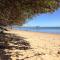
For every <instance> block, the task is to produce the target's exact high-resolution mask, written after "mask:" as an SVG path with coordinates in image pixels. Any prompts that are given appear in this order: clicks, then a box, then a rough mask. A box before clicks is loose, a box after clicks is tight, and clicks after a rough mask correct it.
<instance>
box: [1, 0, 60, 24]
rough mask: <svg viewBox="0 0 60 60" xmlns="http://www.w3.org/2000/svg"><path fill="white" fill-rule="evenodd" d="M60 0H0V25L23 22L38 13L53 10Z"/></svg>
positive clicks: (59, 4) (58, 5) (59, 5)
mask: <svg viewBox="0 0 60 60" xmlns="http://www.w3.org/2000/svg"><path fill="white" fill-rule="evenodd" d="M59 7H60V0H0V25H11V24H20V25H22V24H23V23H25V21H26V19H27V18H30V17H32V16H33V15H35V14H38V13H40V14H41V13H47V12H54V11H55V10H56V9H58V8H59Z"/></svg>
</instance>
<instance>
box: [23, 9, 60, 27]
mask: <svg viewBox="0 0 60 60" xmlns="http://www.w3.org/2000/svg"><path fill="white" fill-rule="evenodd" d="M28 20H30V21H29V22H27V23H25V24H24V25H23V26H27V27H33V26H40V27H60V9H58V10H56V11H55V12H53V13H45V14H39V15H35V16H33V17H32V19H28Z"/></svg>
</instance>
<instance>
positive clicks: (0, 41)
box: [0, 33, 30, 60]
mask: <svg viewBox="0 0 60 60" xmlns="http://www.w3.org/2000/svg"><path fill="white" fill-rule="evenodd" d="M25 39H26V38H24V37H20V36H16V35H15V34H10V33H0V60H12V59H11V58H10V57H11V55H10V53H9V54H8V52H6V51H5V50H6V49H8V50H13V49H19V50H27V49H30V44H29V42H28V41H26V40H25Z"/></svg>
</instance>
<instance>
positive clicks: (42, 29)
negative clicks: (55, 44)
mask: <svg viewBox="0 0 60 60" xmlns="http://www.w3.org/2000/svg"><path fill="white" fill-rule="evenodd" d="M14 29H16V30H24V31H32V32H44V33H54V34H60V27H14Z"/></svg>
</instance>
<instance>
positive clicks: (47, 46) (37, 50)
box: [6, 30, 60, 60]
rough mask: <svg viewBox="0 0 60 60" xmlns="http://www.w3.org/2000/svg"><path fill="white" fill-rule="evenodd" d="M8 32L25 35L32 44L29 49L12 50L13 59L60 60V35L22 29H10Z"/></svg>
mask: <svg viewBox="0 0 60 60" xmlns="http://www.w3.org/2000/svg"><path fill="white" fill-rule="evenodd" d="M7 33H13V34H16V35H17V36H20V37H24V38H25V40H26V41H28V42H29V44H30V45H31V46H30V47H31V49H28V50H18V49H13V50H10V51H11V52H12V56H11V58H12V60H60V35H58V34H49V33H38V32H29V31H20V30H9V31H8V32H7ZM6 51H7V50H6Z"/></svg>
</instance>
